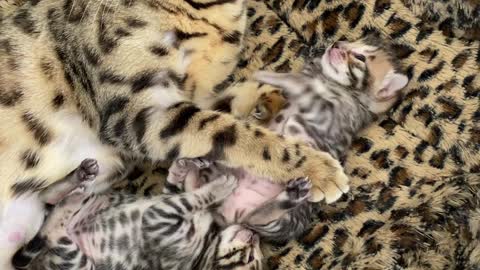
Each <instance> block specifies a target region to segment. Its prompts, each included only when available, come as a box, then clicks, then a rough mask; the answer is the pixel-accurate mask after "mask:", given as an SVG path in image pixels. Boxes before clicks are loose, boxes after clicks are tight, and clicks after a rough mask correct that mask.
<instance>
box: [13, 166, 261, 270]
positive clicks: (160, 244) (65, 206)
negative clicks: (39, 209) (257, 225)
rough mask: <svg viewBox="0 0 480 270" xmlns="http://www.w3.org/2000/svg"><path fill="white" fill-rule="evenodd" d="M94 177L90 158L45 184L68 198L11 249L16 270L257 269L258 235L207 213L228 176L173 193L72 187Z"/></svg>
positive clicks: (230, 185) (224, 191)
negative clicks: (22, 244)
mask: <svg viewBox="0 0 480 270" xmlns="http://www.w3.org/2000/svg"><path fill="white" fill-rule="evenodd" d="M87 165H88V166H87ZM97 174H98V164H97V163H96V161H95V160H86V161H84V162H82V165H81V166H80V167H79V168H77V169H76V170H75V172H74V173H73V174H72V175H73V177H68V178H66V180H63V181H62V182H61V183H63V184H62V185H60V184H55V185H53V186H50V187H47V188H46V189H45V192H47V193H50V194H66V193H69V194H70V195H69V196H67V197H66V198H65V199H64V200H62V201H61V202H60V203H58V204H57V205H56V206H55V207H54V209H53V210H52V212H51V213H50V215H49V216H48V218H47V220H46V222H45V224H44V226H43V227H42V229H41V231H40V234H39V236H38V237H37V238H36V243H32V244H30V245H29V246H27V247H26V248H24V249H23V250H21V251H20V252H19V253H17V254H16V256H15V257H14V260H13V264H14V265H15V266H16V267H17V268H21V269H30V270H58V269H79V270H94V269H97V270H101V269H125V270H127V269H131V270H134V269H172V270H175V269H178V270H184V269H212V270H213V269H218V270H220V269H236V270H247V269H249V270H250V269H256V270H260V269H262V267H263V265H262V264H261V258H262V253H261V250H260V246H259V239H258V236H256V235H254V233H253V232H252V231H251V230H249V229H246V228H244V227H242V226H240V225H232V226H228V227H226V228H224V229H220V228H219V227H218V226H217V225H216V224H215V223H214V219H213V217H212V215H211V214H210V211H209V210H208V209H209V208H210V207H211V206H212V205H214V204H216V203H219V202H221V201H222V200H223V199H224V198H225V197H227V196H228V195H229V194H230V193H231V192H232V191H233V190H234V189H235V188H236V186H237V180H236V179H235V178H234V177H233V176H225V175H224V176H221V177H219V178H218V179H214V180H213V181H211V182H210V183H208V184H206V185H204V186H203V187H201V188H199V189H196V190H193V191H191V192H186V193H182V194H179V195H160V196H152V197H146V198H145V197H139V196H135V195H124V194H119V193H111V194H103V195H92V194H91V192H87V191H86V190H85V189H82V188H78V189H74V190H73V192H72V188H76V187H79V186H80V185H81V183H82V181H78V179H79V178H80V176H82V175H88V177H83V178H86V179H88V180H92V179H93V177H95V176H96V175H97ZM92 176H93V177H92ZM83 178H81V179H83ZM185 185H186V186H191V185H192V184H190V183H189V180H187V181H186V183H185ZM34 242H35V241H34ZM32 257H33V261H30V259H31V258H32Z"/></svg>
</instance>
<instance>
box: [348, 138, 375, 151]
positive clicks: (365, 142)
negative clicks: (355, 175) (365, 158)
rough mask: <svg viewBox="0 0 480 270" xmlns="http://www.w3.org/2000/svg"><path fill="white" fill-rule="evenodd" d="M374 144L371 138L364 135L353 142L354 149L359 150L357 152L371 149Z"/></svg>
mask: <svg viewBox="0 0 480 270" xmlns="http://www.w3.org/2000/svg"><path fill="white" fill-rule="evenodd" d="M372 146H373V142H372V141H371V140H369V139H367V138H364V137H360V138H358V139H356V140H355V141H354V142H353V144H352V149H354V150H355V151H356V152H357V154H363V153H366V152H368V151H370V149H371V148H372Z"/></svg>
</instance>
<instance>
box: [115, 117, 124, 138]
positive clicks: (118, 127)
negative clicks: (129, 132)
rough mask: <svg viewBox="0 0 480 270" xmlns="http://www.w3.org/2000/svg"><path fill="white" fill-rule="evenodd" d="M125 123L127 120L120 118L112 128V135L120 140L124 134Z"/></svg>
mask: <svg viewBox="0 0 480 270" xmlns="http://www.w3.org/2000/svg"><path fill="white" fill-rule="evenodd" d="M126 121H127V120H126V119H125V118H121V119H120V120H118V122H117V123H116V124H115V126H113V134H114V135H115V137H117V138H121V137H122V136H123V135H124V134H125V130H126V126H127V123H126Z"/></svg>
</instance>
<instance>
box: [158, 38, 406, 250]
mask: <svg viewBox="0 0 480 270" xmlns="http://www.w3.org/2000/svg"><path fill="white" fill-rule="evenodd" d="M381 44H382V45H381ZM399 70H400V68H399V65H398V63H397V61H396V59H395V58H394V57H393V56H392V55H391V54H390V52H389V49H388V46H387V45H386V44H383V42H382V41H380V40H378V39H372V38H367V39H364V40H360V41H357V42H353V43H349V42H335V43H334V44H332V45H331V46H330V47H328V48H327V49H326V52H325V53H324V54H323V55H322V56H321V57H316V58H314V59H313V60H312V61H311V62H310V63H308V64H306V65H305V67H304V68H303V70H302V71H301V72H300V73H286V74H281V73H272V72H266V71H261V72H258V73H257V74H256V78H257V79H258V80H259V81H260V82H262V83H268V84H271V85H274V86H276V87H280V88H281V89H283V90H284V93H285V94H286V95H287V96H288V101H289V103H287V105H286V106H285V108H284V109H283V110H282V111H280V113H279V114H278V115H277V116H276V117H275V118H274V120H273V121H271V122H270V124H269V128H270V129H272V130H274V131H276V132H277V133H278V134H280V135H284V136H293V137H296V138H298V139H300V140H301V141H302V142H304V143H308V144H310V145H312V146H313V147H315V148H317V149H320V150H323V151H327V152H329V153H330V154H331V155H332V156H334V157H336V158H337V159H344V158H345V155H346V152H347V150H348V149H349V147H350V145H351V143H352V139H353V138H354V136H355V135H356V134H358V133H359V132H360V131H361V130H362V129H363V128H365V127H366V126H368V125H369V124H370V123H371V122H372V121H373V119H374V118H375V116H377V115H380V114H382V113H385V112H386V111H387V110H389V109H390V108H391V107H392V106H393V105H394V103H395V102H396V101H397V99H398V98H399V94H400V90H401V89H403V88H404V87H405V86H406V85H407V83H408V78H407V77H406V76H405V75H403V74H400V73H399ZM253 115H255V113H254V114H253ZM259 118H261V117H259ZM265 155H268V153H265ZM289 155H291V154H289V153H285V154H284V156H283V158H284V159H289V158H290V156H289ZM225 173H233V174H235V175H236V176H237V177H238V178H239V187H238V188H237V189H236V190H235V192H234V193H233V194H232V195H231V196H230V197H228V198H227V199H226V200H225V202H224V204H223V205H222V206H220V207H219V209H218V213H219V215H218V216H217V221H218V222H220V223H221V224H223V225H227V224H232V223H243V224H245V226H247V227H248V228H251V229H252V230H254V231H256V232H257V233H259V234H260V235H261V236H263V237H264V238H266V239H267V240H270V241H285V240H288V239H291V238H292V237H296V236H298V235H299V234H300V233H301V232H303V231H304V230H305V229H306V228H307V227H308V226H309V224H310V222H311V216H312V215H313V211H314V206H315V205H314V204H312V203H309V202H307V198H308V192H306V191H305V190H306V188H308V187H309V186H310V184H309V183H308V181H307V180H306V179H303V180H302V179H300V180H294V181H291V182H290V183H289V184H287V185H286V186H283V185H278V184H273V183H271V182H269V181H268V179H263V178H259V177H256V176H253V175H251V174H249V173H247V172H245V171H244V170H242V169H229V168H226V167H223V166H222V165H221V164H218V163H212V162H210V161H206V160H203V159H197V160H179V161H177V162H176V163H174V164H173V165H172V167H171V168H170V174H169V177H168V178H167V181H168V183H170V185H169V186H167V190H168V189H170V191H171V190H172V188H175V189H179V188H181V186H179V185H178V182H181V181H179V179H181V178H182V177H190V178H195V179H197V185H198V186H201V185H202V184H203V183H206V182H208V180H209V178H216V177H218V175H222V174H225ZM295 193H296V195H294V194H295ZM299 193H301V194H299ZM326 202H327V203H330V201H326Z"/></svg>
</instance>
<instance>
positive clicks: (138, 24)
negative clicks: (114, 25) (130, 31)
mask: <svg viewBox="0 0 480 270" xmlns="http://www.w3.org/2000/svg"><path fill="white" fill-rule="evenodd" d="M125 22H126V23H127V25H128V26H129V27H132V28H143V27H145V26H147V22H146V21H143V20H140V19H137V18H132V17H128V18H126V19H125Z"/></svg>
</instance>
